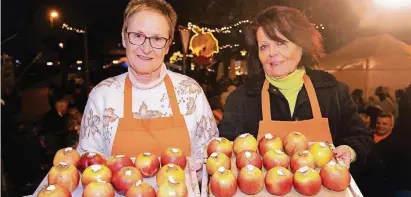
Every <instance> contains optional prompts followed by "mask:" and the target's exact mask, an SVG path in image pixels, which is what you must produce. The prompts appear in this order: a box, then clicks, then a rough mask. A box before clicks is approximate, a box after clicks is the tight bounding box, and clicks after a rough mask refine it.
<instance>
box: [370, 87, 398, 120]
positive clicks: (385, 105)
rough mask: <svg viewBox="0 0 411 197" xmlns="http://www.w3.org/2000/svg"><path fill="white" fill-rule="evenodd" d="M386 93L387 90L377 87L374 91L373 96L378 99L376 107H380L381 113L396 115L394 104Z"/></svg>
mask: <svg viewBox="0 0 411 197" xmlns="http://www.w3.org/2000/svg"><path fill="white" fill-rule="evenodd" d="M387 91H388V90H387V88H384V87H382V86H378V87H377V88H376V89H375V96H376V97H377V98H378V105H379V106H380V107H381V109H382V111H384V112H389V113H392V114H396V109H395V105H394V102H393V101H392V98H391V97H390V96H389V94H388V92H387Z"/></svg>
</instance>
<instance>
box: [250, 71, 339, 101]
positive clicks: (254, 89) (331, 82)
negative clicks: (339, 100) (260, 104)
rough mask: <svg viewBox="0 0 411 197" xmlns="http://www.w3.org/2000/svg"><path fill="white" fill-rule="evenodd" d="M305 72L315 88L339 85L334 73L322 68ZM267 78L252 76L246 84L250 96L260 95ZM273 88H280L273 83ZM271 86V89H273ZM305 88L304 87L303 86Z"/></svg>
mask: <svg viewBox="0 0 411 197" xmlns="http://www.w3.org/2000/svg"><path fill="white" fill-rule="evenodd" d="M305 73H306V74H307V75H308V77H310V79H311V82H312V83H313V86H314V88H316V89H317V88H318V89H322V88H333V87H335V86H336V85H337V83H338V81H337V79H335V77H334V76H333V75H331V74H330V73H327V72H325V71H322V70H314V69H311V68H305ZM264 80H265V76H264V75H263V77H261V76H258V77H257V76H256V77H251V78H250V79H249V80H247V82H246V83H245V84H244V85H245V88H246V90H247V95H248V96H260V95H261V89H262V87H263V83H264ZM271 87H272V88H275V89H278V88H277V87H274V86H272V85H271ZM271 87H270V89H271ZM303 89H304V87H303Z"/></svg>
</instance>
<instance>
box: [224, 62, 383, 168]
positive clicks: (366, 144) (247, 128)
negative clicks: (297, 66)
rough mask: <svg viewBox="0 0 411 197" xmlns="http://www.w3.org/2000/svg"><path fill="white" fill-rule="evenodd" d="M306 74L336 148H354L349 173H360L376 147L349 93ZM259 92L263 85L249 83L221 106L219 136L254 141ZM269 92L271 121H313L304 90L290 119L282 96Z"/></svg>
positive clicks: (322, 75)
mask: <svg viewBox="0 0 411 197" xmlns="http://www.w3.org/2000/svg"><path fill="white" fill-rule="evenodd" d="M306 73H307V75H308V76H309V77H310V79H311V81H312V83H313V85H314V88H315V91H316V93H317V97H318V102H319V104H320V108H321V113H322V116H323V117H327V118H328V121H329V126H330V130H331V135H332V138H333V142H334V144H335V146H339V145H348V146H350V147H351V148H353V149H354V151H355V152H356V154H357V160H356V161H355V162H354V163H353V164H352V165H351V169H350V170H351V172H352V173H353V172H360V171H362V170H363V169H364V167H365V165H366V163H367V157H368V155H369V152H370V150H371V149H372V148H373V146H375V144H374V141H373V139H372V138H371V137H370V136H369V135H367V130H366V128H365V125H364V124H363V122H362V120H361V118H360V116H359V114H358V113H357V108H356V105H355V103H354V101H353V100H352V99H351V97H350V95H349V93H348V87H347V86H346V85H345V84H343V83H341V82H339V81H337V80H336V79H335V77H334V76H332V75H331V74H328V73H326V72H324V71H319V70H311V69H306ZM261 89H262V83H252V82H250V81H249V82H247V83H246V84H244V85H243V86H240V87H239V88H237V89H236V90H235V91H234V92H232V93H231V94H230V95H229V97H228V98H227V102H226V105H225V106H224V116H223V120H222V122H221V125H220V126H221V127H220V136H222V137H226V138H228V139H229V140H234V139H235V138H236V137H237V136H238V135H240V134H242V133H250V134H253V135H254V136H255V137H257V134H258V125H259V121H260V120H262V112H261ZM269 92H270V103H271V117H272V119H273V120H280V121H298V120H307V119H312V118H313V115H312V111H311V105H310V102H309V99H308V95H307V92H306V89H305V88H304V87H303V88H302V89H301V91H300V92H299V94H298V97H297V102H296V106H295V110H294V114H293V116H292V117H291V115H290V110H289V107H288V103H287V100H286V98H285V97H284V96H283V95H282V94H281V92H280V91H279V90H278V89H277V88H276V87H274V86H271V85H270V88H269Z"/></svg>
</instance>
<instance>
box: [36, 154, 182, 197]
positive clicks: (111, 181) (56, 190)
mask: <svg viewBox="0 0 411 197" xmlns="http://www.w3.org/2000/svg"><path fill="white" fill-rule="evenodd" d="M160 163H161V168H160ZM186 164H187V159H186V156H185V155H184V153H183V151H181V150H180V149H178V148H169V149H167V150H166V151H165V152H164V153H163V154H162V155H161V158H160V159H159V158H158V157H157V156H155V155H154V154H151V153H141V154H139V155H138V156H137V157H136V158H135V162H134V163H133V160H132V159H131V158H130V157H129V156H127V155H113V156H111V157H110V158H108V159H106V158H105V157H104V155H102V154H99V153H93V152H87V153H85V154H83V155H82V156H81V157H80V155H79V153H78V152H77V151H76V150H74V149H72V148H65V149H61V150H59V151H58V152H57V153H56V155H55V157H54V161H53V165H54V166H53V167H52V169H51V170H50V172H49V173H48V185H47V186H46V187H44V188H43V189H42V190H41V191H40V192H39V194H38V196H39V197H50V196H55V195H56V194H57V195H58V196H62V197H67V196H71V193H72V192H73V191H74V190H75V189H76V188H77V187H78V185H79V182H80V180H81V184H82V186H83V189H84V190H83V194H82V195H83V197H92V196H99V197H114V196H115V191H116V192H117V193H119V194H121V195H125V196H127V197H137V196H147V197H152V196H154V197H155V196H156V195H158V196H170V197H171V196H179V197H180V196H187V195H188V190H187V186H186V184H185V183H186V177H185V173H184V169H185V167H186ZM79 171H80V173H79ZM80 174H81V175H80ZM80 176H81V179H80ZM154 176H155V178H156V184H157V186H158V190H157V194H156V190H155V189H154V188H153V186H152V185H150V184H149V183H147V182H144V181H143V178H149V177H154Z"/></svg>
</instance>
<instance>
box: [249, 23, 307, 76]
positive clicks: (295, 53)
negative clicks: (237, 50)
mask: <svg viewBox="0 0 411 197" xmlns="http://www.w3.org/2000/svg"><path fill="white" fill-rule="evenodd" d="M275 34H276V36H277V37H278V38H280V39H282V40H284V42H277V41H275V40H272V39H270V37H268V36H267V34H266V33H265V32H264V30H263V28H261V27H259V28H258V29H257V35H256V37H257V43H258V57H259V59H260V62H261V64H262V65H263V68H264V72H265V73H266V74H267V75H268V76H270V77H273V78H278V79H279V78H283V77H285V76H287V75H289V74H290V73H292V72H293V71H294V70H295V69H296V68H297V66H298V63H299V62H300V60H301V56H302V47H301V46H298V45H296V44H294V43H293V42H291V41H290V40H288V39H287V38H286V37H285V36H284V35H282V34H281V33H280V32H278V31H276V32H275Z"/></svg>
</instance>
